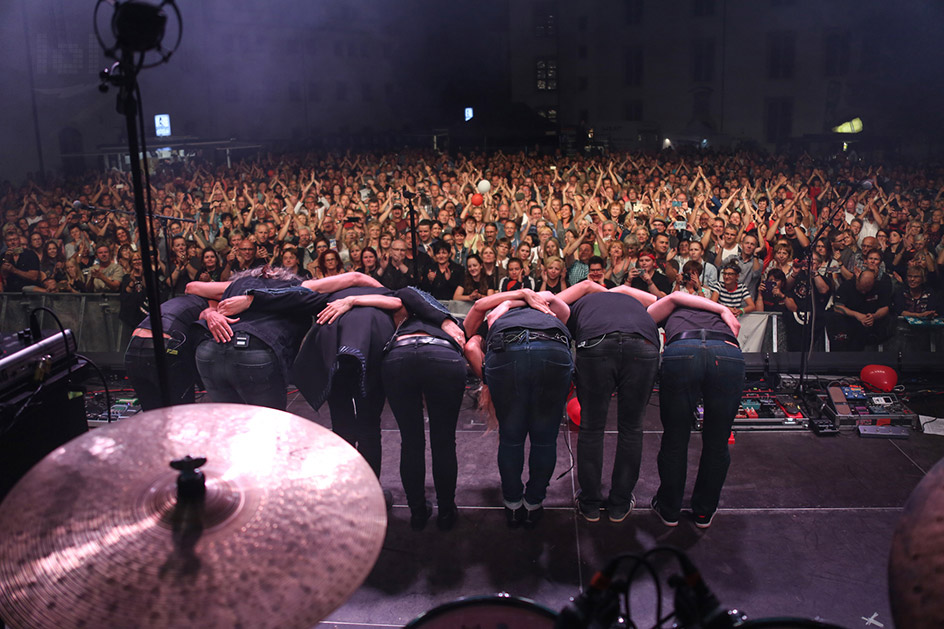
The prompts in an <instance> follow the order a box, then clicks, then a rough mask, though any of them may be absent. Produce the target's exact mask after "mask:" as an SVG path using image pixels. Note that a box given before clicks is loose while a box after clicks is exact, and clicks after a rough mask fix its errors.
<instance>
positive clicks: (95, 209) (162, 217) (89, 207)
mask: <svg viewBox="0 0 944 629" xmlns="http://www.w3.org/2000/svg"><path fill="white" fill-rule="evenodd" d="M76 203H78V201H76ZM80 207H81V209H86V210H89V211H90V212H105V213H108V212H114V213H115V214H127V215H128V216H135V217H136V216H137V213H136V212H132V211H131V210H119V209H118V208H107V207H96V206H94V205H86V204H85V203H82V204H81V206H80ZM148 217H149V218H156V219H157V220H159V221H160V222H161V230H162V231H163V232H164V253H166V254H167V261H168V262H170V256H171V248H170V240H169V239H168V238H167V224H168V223H169V222H170V221H177V222H179V223H193V224H194V225H196V223H197V219H195V218H180V217H178V216H167V215H166V214H155V213H154V212H149V213H148ZM154 246H155V247H156V246H157V244H156V243H155V245H154ZM143 249H144V248H143V247H142V250H143ZM142 256H143V253H142Z"/></svg>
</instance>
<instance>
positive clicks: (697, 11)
mask: <svg viewBox="0 0 944 629" xmlns="http://www.w3.org/2000/svg"><path fill="white" fill-rule="evenodd" d="M714 14H715V0H692V15H694V16H695V17H708V16H710V15H714Z"/></svg>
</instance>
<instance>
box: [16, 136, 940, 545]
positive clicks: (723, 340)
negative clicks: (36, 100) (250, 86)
mask: <svg viewBox="0 0 944 629" xmlns="http://www.w3.org/2000/svg"><path fill="white" fill-rule="evenodd" d="M939 174H940V173H939V171H937V170H934V169H931V168H924V169H905V168H903V167H902V168H899V167H895V168H892V167H887V168H886V167H885V166H882V165H875V166H868V165H864V164H862V163H861V162H860V161H858V160H856V159H846V158H842V159H839V158H836V159H831V160H825V161H817V160H814V159H813V158H811V157H810V156H808V155H801V156H798V157H795V158H793V159H791V160H790V161H789V162H788V161H787V159H786V158H785V157H769V156H764V155H760V154H755V153H749V152H745V151H740V152H731V153H708V152H691V153H686V154H679V153H676V152H662V153H659V154H619V155H610V156H605V157H599V156H598V157H585V156H573V157H564V156H561V155H537V156H529V155H526V154H524V153H519V154H513V155H506V154H502V153H496V154H493V155H489V156H486V155H478V154H470V155H466V156H462V155H457V156H450V155H446V154H439V153H433V152H420V151H416V152H404V153H401V154H395V155H375V154H366V153H365V154H361V155H325V156H312V155H304V156H289V155H283V156H277V157H273V156H269V157H267V158H266V159H260V160H256V161H252V162H246V163H242V164H238V165H236V166H233V167H232V168H229V167H210V166H208V165H205V164H201V163H199V162H188V163H183V162H173V163H167V164H164V165H162V166H161V167H160V168H159V169H158V171H157V172H155V173H154V175H153V177H152V185H151V188H150V189H149V191H148V192H149V193H150V194H149V196H150V197H151V199H152V205H153V207H154V210H155V213H157V214H161V215H163V216H164V217H167V218H154V219H153V222H152V224H151V225H150V230H151V231H153V236H154V238H153V241H154V242H155V243H156V246H155V249H154V252H153V258H152V260H151V264H152V266H153V267H154V268H156V269H157V275H158V281H159V285H160V292H161V298H162V301H163V302H164V303H163V306H162V310H163V322H162V323H163V328H164V336H165V341H164V344H165V345H166V346H168V347H169V348H170V349H171V351H170V352H168V354H167V355H168V358H167V360H168V362H169V363H171V364H170V365H169V367H170V368H169V376H170V378H169V380H170V386H169V387H168V389H169V390H168V391H164V392H161V391H160V390H159V388H158V387H156V386H155V370H154V363H153V360H154V359H153V357H152V356H151V353H152V352H151V351H150V350H151V349H152V348H153V339H152V334H151V330H150V323H149V321H148V319H147V318H146V315H147V312H148V303H147V297H146V291H145V290H144V280H143V267H144V265H143V260H142V255H141V248H140V234H139V233H138V231H137V227H136V224H135V222H134V220H133V216H132V211H131V210H132V209H133V203H132V199H131V191H130V181H129V179H128V177H127V176H126V175H124V174H122V173H119V172H110V173H106V174H104V175H102V176H100V177H98V178H96V179H95V180H94V181H93V180H88V181H85V182H82V183H81V187H80V188H78V189H74V188H72V187H70V184H68V183H65V182H63V183H61V184H51V185H47V186H46V187H45V188H42V187H39V186H38V185H35V184H33V183H30V184H28V185H26V186H22V187H19V188H16V187H13V186H11V185H9V184H7V185H6V186H5V188H4V189H3V190H2V191H0V192H2V193H3V194H2V196H0V200H2V203H3V206H4V225H3V230H4V231H3V235H4V250H3V251H2V253H0V255H2V256H3V264H2V267H0V275H2V278H3V290H5V291H10V292H18V291H46V292H112V293H113V292H118V293H119V295H120V296H121V303H122V308H121V315H120V316H121V318H122V320H123V321H125V322H126V323H127V324H128V325H129V327H130V328H134V332H133V333H132V337H131V338H132V340H131V343H130V344H129V347H128V351H127V353H126V362H127V367H128V374H129V377H130V378H131V379H132V382H133V383H134V386H135V389H136V390H137V391H138V394H139V397H140V398H141V401H142V405H143V406H144V407H145V408H154V407H156V406H159V405H163V404H165V403H187V402H190V401H192V400H193V386H194V383H195V382H196V378H197V376H198V375H199V377H200V379H201V380H202V382H203V384H204V385H205V386H206V389H207V393H208V395H209V397H210V399H211V400H213V401H217V402H240V403H250V404H259V405H264V406H270V407H274V408H284V407H285V405H286V385H287V384H288V383H289V382H291V383H293V384H294V385H296V386H298V388H299V391H300V392H301V393H302V395H304V397H305V399H306V400H307V401H308V402H309V404H310V405H311V406H312V407H313V408H315V409H318V408H320V407H321V406H322V405H323V404H324V403H327V404H328V406H329V409H330V415H331V422H332V427H333V429H334V430H335V431H336V432H337V433H338V434H339V435H341V436H342V437H343V438H345V439H346V440H347V441H349V442H350V443H351V444H352V445H353V446H354V447H356V448H357V449H358V451H359V452H361V454H362V455H363V456H364V458H365V459H366V460H367V461H368V463H369V464H370V465H371V467H372V468H373V469H374V471H375V473H376V474H377V475H378V477H379V476H380V466H381V458H382V451H381V440H380V420H379V418H380V411H381V409H382V407H383V402H384V400H385V399H387V400H389V402H390V406H391V410H392V411H393V413H394V415H395V418H396V420H397V423H398V425H399V427H400V431H401V436H402V440H401V448H402V453H401V467H400V475H401V479H402V482H403V486H404V490H405V493H406V495H407V500H408V503H409V507H410V512H411V525H412V526H413V528H415V529H417V530H419V529H422V528H424V527H425V525H426V522H427V520H428V519H429V518H430V517H431V516H432V514H433V508H432V504H431V502H429V501H427V500H426V495H425V462H424V454H423V453H424V450H425V434H424V430H423V423H424V419H423V417H424V414H423V405H424V404H425V405H426V410H427V415H428V417H429V422H430V430H429V434H430V441H431V449H432V460H433V470H432V471H433V479H434V484H435V488H436V498H437V502H438V516H437V525H438V526H439V528H441V529H442V530H449V529H451V528H452V527H453V526H454V524H455V521H456V517H457V513H458V512H457V509H456V505H455V501H454V500H455V485H456V474H457V463H456V453H455V428H456V421H457V418H458V410H459V406H460V404H461V400H462V395H463V392H464V389H465V386H464V376H465V371H466V366H467V365H468V366H470V367H471V368H472V370H473V371H475V372H476V373H477V374H478V375H479V376H480V377H481V378H482V380H483V382H484V384H485V388H484V393H483V395H482V399H483V400H485V401H489V402H490V404H491V406H492V407H493V408H494V415H495V418H496V421H497V427H498V430H499V447H498V453H497V459H498V467H499V472H500V476H501V493H502V501H503V504H504V508H505V515H506V517H507V522H508V525H509V526H511V527H518V526H523V527H525V528H533V527H534V526H536V525H537V524H538V522H539V521H540V519H541V515H542V513H543V507H542V503H543V500H544V497H545V494H546V488H547V485H548V483H549V481H550V478H551V476H552V474H553V470H554V466H555V464H556V440H557V434H558V431H559V428H560V420H561V417H562V416H563V415H564V404H565V401H566V397H567V390H568V384H569V382H570V381H571V379H572V378H574V380H575V382H576V391H577V397H578V400H579V402H580V404H581V407H582V413H581V415H582V417H581V419H582V421H581V428H580V434H579V438H578V448H577V471H578V483H579V486H580V492H579V493H578V495H577V496H576V497H575V506H576V508H577V510H578V512H579V513H580V514H581V516H582V517H583V518H584V519H586V520H587V521H590V522H595V521H598V520H599V519H600V517H601V511H606V513H607V516H608V518H609V519H610V520H611V521H614V522H620V521H622V520H623V519H625V518H626V516H627V515H628V514H629V513H630V512H631V511H632V510H633V508H634V506H635V503H636V497H635V495H634V493H633V490H634V487H635V485H636V482H637V479H638V475H639V467H640V461H641V444H642V439H641V435H642V419H641V418H642V411H643V409H644V407H645V404H646V402H647V400H648V396H649V393H650V392H651V390H652V385H653V382H654V380H655V378H656V376H657V373H658V372H659V370H660V369H661V374H662V380H661V390H662V393H663V394H665V395H663V400H662V403H661V404H660V412H661V419H662V424H663V428H664V433H663V438H662V445H661V449H660V453H659V457H658V461H659V475H660V480H661V484H660V488H659V491H658V492H657V494H656V495H655V496H653V497H652V499H651V502H650V506H651V507H652V509H653V511H654V512H655V513H656V514H657V515H658V517H659V518H660V519H661V520H662V522H663V523H664V524H666V525H667V526H676V525H677V524H678V522H679V515H680V512H681V509H682V502H683V492H684V488H685V471H686V466H687V454H686V452H687V446H688V434H689V432H690V429H691V417H692V414H693V412H694V409H695V405H696V403H697V402H698V400H699V399H700V400H702V403H703V405H704V435H703V437H704V438H703V440H702V441H703V451H702V457H701V463H700V468H699V472H698V478H697V480H696V483H695V489H694V492H693V494H692V497H691V503H690V505H691V509H692V516H693V518H694V523H695V525H696V526H699V527H702V528H704V527H707V526H710V524H711V522H712V519H713V517H714V513H715V511H716V509H717V507H718V501H719V498H720V494H721V489H722V485H723V483H724V478H725V475H726V472H727V466H728V463H729V459H728V452H727V441H726V438H727V435H728V434H729V432H730V428H731V424H732V422H733V418H734V412H735V410H736V408H737V402H738V400H739V399H740V394H741V382H742V380H743V376H744V363H743V358H742V356H741V352H740V349H739V347H738V342H737V333H738V330H739V328H740V323H739V321H738V317H741V316H743V315H744V314H745V313H750V312H753V311H768V310H776V311H779V312H782V313H783V315H784V317H783V318H784V320H785V321H786V322H787V328H788V337H787V340H788V345H790V346H791V347H792V348H797V349H798V348H799V346H800V339H801V336H802V335H801V334H800V333H799V332H800V330H801V329H802V326H803V325H804V324H805V322H807V321H808V320H809V319H810V318H812V319H814V320H815V322H816V325H815V326H814V327H815V328H816V329H815V332H816V333H817V334H816V335H814V338H817V337H818V336H820V332H821V330H822V329H824V328H825V329H826V330H827V331H828V333H829V338H830V340H831V341H832V343H833V346H834V347H836V348H838V349H851V348H860V347H865V346H867V345H868V344H874V343H879V342H881V341H882V340H883V339H884V338H885V337H886V336H887V335H888V334H890V332H891V321H893V320H894V319H895V318H896V317H895V315H901V316H903V317H906V318H907V320H909V321H914V322H916V323H918V324H920V323H927V322H935V321H937V320H938V319H939V315H940V314H941V312H942V305H941V302H940V282H941V277H940V274H939V273H938V266H939V265H941V264H944V246H942V235H944V232H942V222H944V220H942V214H944V210H942V200H944V199H942V197H944V188H938V186H941V184H942V183H944V179H942V178H941V177H940V176H939ZM447 300H458V301H465V302H469V305H470V308H471V310H470V311H469V314H468V315H467V316H466V318H465V320H464V322H463V323H464V328H465V329H464V330H462V329H461V328H460V326H459V323H460V322H459V321H458V320H457V319H456V318H455V317H454V316H453V315H452V314H450V312H449V311H448V309H446V308H444V307H443V305H442V303H441V302H442V301H447ZM817 315H821V316H817ZM394 317H396V319H395V318H394ZM657 324H659V325H661V326H662V327H663V328H664V329H665V333H666V335H665V343H664V348H665V349H664V354H663V356H662V359H661V366H660V355H659V347H660V345H661V343H660V339H659V337H658V332H657ZM572 344H573V346H574V349H573V350H572V348H571V346H572ZM614 394H615V395H616V397H617V404H618V411H617V426H618V440H617V450H616V453H615V462H614V467H613V476H612V478H611V480H610V482H609V485H610V486H609V491H608V492H606V491H604V489H603V486H604V485H605V484H606V482H605V481H604V479H602V469H603V460H602V459H603V447H602V445H603V440H602V432H603V427H604V425H605V421H606V414H607V410H608V406H609V402H610V399H611V397H612V396H613V395H614ZM526 442H530V456H529V458H528V459H527V466H528V468H529V474H528V476H527V481H524V480H523V479H522V474H523V471H524V466H525V464H526V461H525V445H526Z"/></svg>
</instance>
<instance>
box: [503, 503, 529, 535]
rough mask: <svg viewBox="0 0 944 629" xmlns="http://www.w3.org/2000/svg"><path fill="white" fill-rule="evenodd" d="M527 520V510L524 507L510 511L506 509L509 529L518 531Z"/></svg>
mask: <svg viewBox="0 0 944 629" xmlns="http://www.w3.org/2000/svg"><path fill="white" fill-rule="evenodd" d="M524 520H525V508H524V507H523V506H521V507H518V508H517V509H509V508H508V507H505V522H506V523H507V524H508V528H510V529H516V528H518V527H519V526H521V525H522V524H524Z"/></svg>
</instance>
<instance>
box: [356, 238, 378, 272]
mask: <svg viewBox="0 0 944 629" xmlns="http://www.w3.org/2000/svg"><path fill="white" fill-rule="evenodd" d="M354 270H355V271H357V272H358V273H363V274H364V275H369V276H371V277H372V278H374V279H378V280H379V279H380V260H379V257H378V255H377V251H376V250H375V249H374V248H373V247H370V246H367V247H364V249H363V251H361V265H360V267H358V268H356V269H354Z"/></svg>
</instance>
